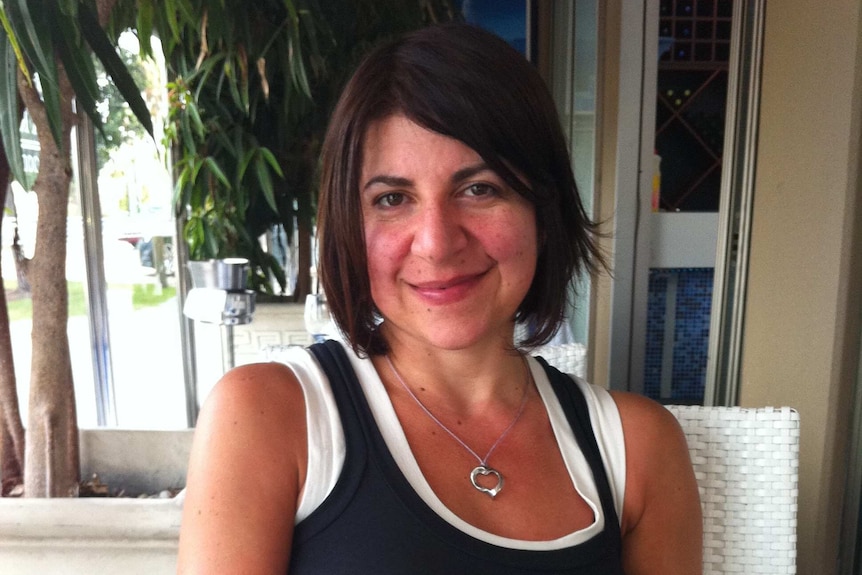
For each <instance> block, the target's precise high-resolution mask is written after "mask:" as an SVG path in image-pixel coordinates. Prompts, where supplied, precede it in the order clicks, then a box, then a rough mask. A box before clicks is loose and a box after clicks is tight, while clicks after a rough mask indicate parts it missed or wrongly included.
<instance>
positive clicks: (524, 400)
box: [385, 355, 529, 466]
mask: <svg viewBox="0 0 862 575" xmlns="http://www.w3.org/2000/svg"><path fill="white" fill-rule="evenodd" d="M385 357H386V362H387V363H388V364H389V368H390V369H391V370H392V373H393V374H395V378H396V379H397V380H398V382H399V383H400V384H401V386H402V387H403V388H404V389H405V390H406V391H407V393H408V394H409V395H410V397H412V398H413V401H415V402H416V404H417V405H418V406H419V407H421V408H422V411H424V412H425V413H426V414H428V417H430V418H431V420H432V421H434V423H436V424H437V425H439V426H440V427H441V428H442V429H443V431H445V432H446V433H448V434H449V435H450V436H452V439H454V440H455V441H457V442H458V443H460V444H461V446H462V447H463V448H464V449H466V450H467V451H469V452H470V453H471V454H472V455H473V457H475V458H476V460H477V461H478V462H479V465H481V466H484V465H486V463H487V462H488V458H489V457H491V454H492V453H494V450H495V449H497V446H498V445H500V442H501V441H503V439H504V438H505V437H506V436H507V435H508V434H509V432H510V431H511V430H512V428H513V427H515V424H516V423H518V420H519V419H521V415H522V414H523V413H524V408H525V407H526V405H527V391H528V390H529V385H525V386H524V396H523V397H522V398H521V406H520V407H519V408H518V413H517V414H516V415H515V418H514V419H513V420H512V423H510V424H509V426H508V427H507V428H506V429H505V430H504V431H503V433H501V434H500V437H498V438H497V441H495V442H494V445H492V446H491V449H489V450H488V453H486V454H485V457H484V458H483V457H479V454H477V453H476V452H475V451H473V450H472V449H470V446H469V445H467V444H466V443H464V441H463V440H462V439H461V438H460V437H458V436H457V435H455V433H454V432H453V431H452V430H451V429H449V428H448V427H446V426H445V425H443V422H442V421H440V420H439V419H437V418H436V417H435V416H434V414H433V413H431V410H429V409H428V408H427V407H425V404H424V403H422V402H421V401H420V400H419V398H418V397H416V394H415V393H413V391H412V390H411V389H410V388H409V387H407V384H406V383H405V382H404V379H403V378H402V377H401V374H400V373H398V370H397V369H395V366H394V365H393V364H392V360H391V359H390V358H389V355H386V356H385ZM524 370H525V371H526V372H527V373H528V374H529V371H528V370H529V368H528V367H527V365H526V361H525V363H524ZM528 382H529V378H528Z"/></svg>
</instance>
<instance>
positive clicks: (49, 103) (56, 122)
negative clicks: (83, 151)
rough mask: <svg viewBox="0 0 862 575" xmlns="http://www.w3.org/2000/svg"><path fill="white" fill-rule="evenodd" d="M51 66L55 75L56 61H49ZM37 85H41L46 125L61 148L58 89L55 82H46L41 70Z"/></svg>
mask: <svg viewBox="0 0 862 575" xmlns="http://www.w3.org/2000/svg"><path fill="white" fill-rule="evenodd" d="M51 68H53V69H54V76H55V77H56V75H57V63H56V62H54V61H53V60H52V61H51ZM39 85H40V86H41V87H42V101H43V102H44V103H45V115H46V116H48V126H49V127H50V128H51V134H52V135H53V136H54V143H56V144H57V148H58V149H60V150H62V149H63V115H62V112H61V111H60V90H59V89H58V88H57V84H52V83H51V82H46V81H45V80H44V79H43V77H42V74H41V72H40V73H39Z"/></svg>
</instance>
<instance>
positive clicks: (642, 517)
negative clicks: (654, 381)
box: [613, 393, 703, 575]
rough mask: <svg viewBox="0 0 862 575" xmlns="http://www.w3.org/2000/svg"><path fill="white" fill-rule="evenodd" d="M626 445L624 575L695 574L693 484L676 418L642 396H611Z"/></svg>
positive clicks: (697, 534)
mask: <svg viewBox="0 0 862 575" xmlns="http://www.w3.org/2000/svg"><path fill="white" fill-rule="evenodd" d="M613 396H614V400H615V401H616V403H617V406H618V408H619V410H620V416H621V417H622V423H623V432H624V434H625V446H626V494H625V502H624V504H623V524H622V533H623V564H624V567H625V572H626V574H627V575H700V574H701V573H702V572H703V566H702V561H703V522H702V518H701V508H700V498H699V496H698V491H697V482H696V481H695V477H694V470H693V469H692V466H691V460H690V458H689V454H688V447H687V445H686V442H685V436H684V435H683V433H682V429H681V428H680V426H679V424H678V422H677V421H676V418H674V417H673V415H672V414H671V413H670V412H669V411H667V410H666V409H665V408H664V407H662V406H661V405H659V404H657V403H655V402H653V401H651V400H649V399H647V398H645V397H642V396H638V395H634V394H628V393H614V394H613Z"/></svg>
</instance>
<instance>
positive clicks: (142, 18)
mask: <svg viewBox="0 0 862 575" xmlns="http://www.w3.org/2000/svg"><path fill="white" fill-rule="evenodd" d="M154 16H155V7H154V6H153V1H152V0H138V22H137V27H138V41H139V42H140V43H141V52H142V53H144V54H147V55H148V56H150V55H152V53H153V47H152V43H151V42H150V38H152V37H153V17H154Z"/></svg>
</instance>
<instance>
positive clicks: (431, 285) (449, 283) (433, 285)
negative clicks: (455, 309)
mask: <svg viewBox="0 0 862 575" xmlns="http://www.w3.org/2000/svg"><path fill="white" fill-rule="evenodd" d="M485 273H486V272H481V273H477V274H471V275H465V276H459V277H456V278H452V279H449V280H445V281H436V282H422V283H410V284H409V285H410V286H411V287H412V288H414V289H417V290H420V291H425V290H428V291H446V290H451V289H454V288H458V287H463V286H465V285H466V284H469V283H472V282H475V281H478V280H479V279H480V278H481V277H482V276H484V275H485ZM408 283H409V282H408Z"/></svg>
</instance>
